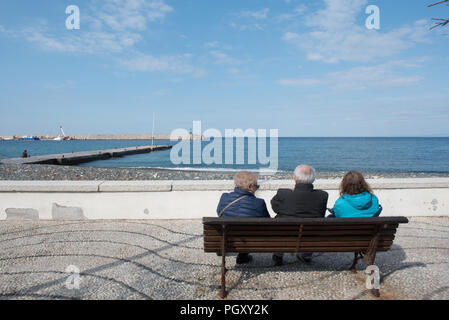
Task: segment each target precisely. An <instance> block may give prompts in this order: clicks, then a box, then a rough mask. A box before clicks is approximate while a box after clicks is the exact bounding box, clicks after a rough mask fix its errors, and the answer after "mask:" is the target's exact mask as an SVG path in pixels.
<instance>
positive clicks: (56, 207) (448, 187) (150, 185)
mask: <svg viewBox="0 0 449 320" xmlns="http://www.w3.org/2000/svg"><path fill="white" fill-rule="evenodd" d="M339 182H340V181H339V180H320V181H317V182H316V184H315V186H316V188H320V189H324V190H327V191H328V192H329V203H328V207H332V206H333V204H334V203H335V201H336V199H337V198H338V196H339V195H338V186H339ZM369 183H370V184H371V186H372V187H373V188H374V190H375V193H376V195H377V196H378V197H379V198H380V201H381V204H382V206H383V207H384V211H383V215H384V216H407V217H416V216H422V217H442V216H449V179H448V178H427V179H376V180H372V181H369ZM233 187H234V186H233V183H232V181H134V182H129V181H77V182H75V181H52V182H50V181H0V220H4V219H8V220H9V219H11V220H15V219H28V220H38V219H43V220H51V219H57V220H59V219H63V220H70V219H73V220H80V219H199V218H202V217H207V216H214V215H216V213H215V210H216V207H217V204H218V201H219V199H220V196H221V194H222V193H223V192H229V191H231V190H232V189H233ZM292 187H293V184H292V182H291V181H284V180H282V181H266V182H263V183H262V184H261V189H260V191H259V192H258V194H257V196H258V197H260V198H263V199H265V201H266V203H267V206H268V208H269V211H270V214H271V215H272V216H274V215H275V214H274V212H273V211H272V210H271V208H270V207H271V206H270V200H271V198H272V197H273V196H274V195H275V193H276V190H277V189H278V188H292Z"/></svg>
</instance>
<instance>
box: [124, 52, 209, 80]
mask: <svg viewBox="0 0 449 320" xmlns="http://www.w3.org/2000/svg"><path fill="white" fill-rule="evenodd" d="M190 60H191V55H190V54H184V55H177V56H160V57H155V56H152V55H148V54H141V55H139V56H138V57H134V58H131V59H127V60H126V59H121V60H120V61H119V62H120V64H121V65H122V66H123V67H124V68H126V69H128V70H130V71H149V72H172V73H177V74H191V75H194V76H198V77H199V76H203V75H204V74H205V71H204V70H202V69H200V68H197V67H195V66H193V65H192V64H191V62H190Z"/></svg>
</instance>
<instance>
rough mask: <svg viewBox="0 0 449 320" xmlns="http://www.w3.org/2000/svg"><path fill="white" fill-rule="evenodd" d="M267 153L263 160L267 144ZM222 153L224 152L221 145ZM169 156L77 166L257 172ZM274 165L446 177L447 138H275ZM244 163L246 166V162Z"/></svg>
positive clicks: (4, 150) (33, 148) (4, 152)
mask: <svg viewBox="0 0 449 320" xmlns="http://www.w3.org/2000/svg"><path fill="white" fill-rule="evenodd" d="M157 144H165V145H166V144H172V145H174V144H176V142H170V141H157ZM202 144H203V147H205V146H207V145H208V144H209V142H202ZM141 145H151V141H142V140H138V141H132V140H114V141H95V140H93V141H92V140H91V141H61V142H56V141H0V154H1V156H2V158H13V157H20V155H21V153H22V151H23V150H25V149H26V150H28V153H29V154H30V155H44V154H54V153H68V152H77V151H87V150H97V149H111V148H120V147H131V146H141ZM234 149H235V148H234ZM267 149H268V151H267V154H268V155H269V154H270V150H269V144H268V148H267ZM223 150H225V148H224V144H223ZM170 152H171V151H161V152H155V153H150V154H143V155H133V156H127V157H124V158H117V159H110V160H104V161H96V162H91V163H87V164H84V165H83V166H96V167H155V168H172V169H201V170H219V169H226V170H238V169H259V168H260V167H263V166H260V165H248V164H246V165H208V166H207V165H189V164H181V165H173V164H172V162H171V161H170ZM245 154H246V155H247V145H245ZM190 158H191V159H192V158H193V152H191V157H190ZM223 159H224V155H223ZM278 159H279V170H282V171H291V170H293V169H294V168H295V167H296V165H297V164H300V163H308V164H311V165H312V166H314V167H315V168H316V169H317V170H319V171H325V172H336V171H347V170H351V169H356V170H361V171H364V172H373V173H376V172H384V173H399V172H404V173H406V172H432V173H449V138H280V139H279V158H278ZM191 162H193V161H191ZM223 162H224V161H223ZM245 163H248V159H247V156H246V157H245Z"/></svg>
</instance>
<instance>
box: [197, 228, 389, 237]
mask: <svg viewBox="0 0 449 320" xmlns="http://www.w3.org/2000/svg"><path fill="white" fill-rule="evenodd" d="M395 233H396V229H384V230H382V232H381V234H382V235H392V234H395ZM204 235H205V236H220V235H221V231H216V230H205V231H204ZM226 235H227V236H238V235H241V236H245V235H246V236H288V235H290V236H298V230H296V231H271V230H269V231H263V230H260V231H253V230H251V231H245V230H238V231H234V230H230V231H227V232H226ZM302 235H303V236H308V235H310V236H314V235H315V236H326V235H373V231H372V230H335V231H333V230H328V231H319V232H317V231H303V232H302Z"/></svg>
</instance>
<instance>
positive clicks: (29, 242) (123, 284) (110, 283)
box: [0, 218, 449, 300]
mask: <svg viewBox="0 0 449 320" xmlns="http://www.w3.org/2000/svg"><path fill="white" fill-rule="evenodd" d="M448 235H449V218H411V219H410V223H409V224H407V225H401V226H400V227H399V229H398V233H397V235H396V239H395V242H394V244H393V247H392V249H391V250H390V251H388V252H380V253H378V255H377V257H376V265H377V266H378V267H379V269H380V272H381V294H382V296H381V298H380V299H385V300H407V299H419V300H426V299H430V300H432V299H443V300H448V299H449V286H448V283H449V268H448V264H449V237H448ZM253 256H254V260H253V261H252V262H251V263H250V264H248V265H241V266H239V265H236V263H235V256H234V255H232V256H229V257H227V266H228V268H229V271H228V273H227V284H228V290H229V296H228V298H227V299H229V300H235V299H242V300H246V299H256V300H259V299H260V300H270V299H275V300H276V299H281V300H302V299H308V300H317V299H324V300H340V299H342V300H366V299H368V300H372V299H376V298H373V297H372V296H371V295H370V294H369V290H367V289H366V287H365V283H366V275H365V273H364V265H363V264H362V263H361V262H359V264H358V271H357V273H356V274H353V273H351V272H350V271H348V268H349V266H350V264H351V262H352V258H353V255H352V254H351V253H324V254H316V255H315V256H314V258H313V261H312V263H310V264H306V263H303V262H300V261H298V260H297V259H296V257H294V256H290V255H286V256H285V265H284V266H282V267H274V266H273V261H272V260H271V254H253ZM220 264H221V258H219V257H217V256H216V255H215V254H206V253H204V250H203V236H202V223H201V220H170V221H168V220H144V221H143V220H142V221H127V220H123V221H106V220H103V221H66V222H63V221H38V222H23V221H21V222H17V221H16V222H13V221H1V222H0V299H133V300H134V299H139V300H140V299H155V300H183V299H197V300H203V299H219V297H218V292H219V288H220ZM69 266H72V267H69ZM76 270H78V271H79V272H80V273H79V277H80V278H79V279H80V282H79V288H78V289H77V288H74V287H70V286H67V282H68V279H70V276H71V275H72V276H73V274H74V272H75V271H76ZM72 279H73V278H72ZM73 284H74V283H73Z"/></svg>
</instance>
